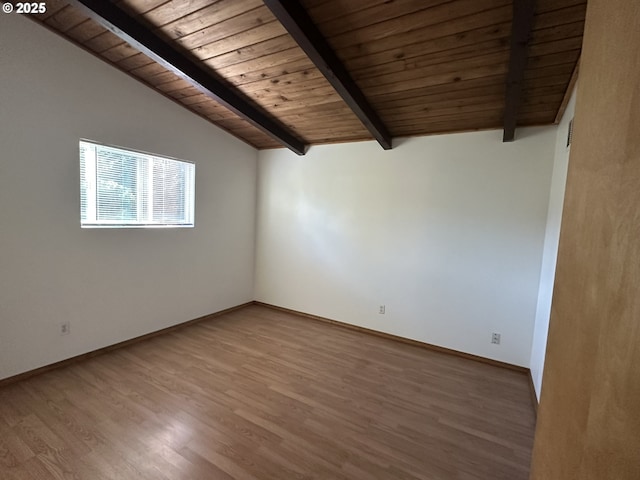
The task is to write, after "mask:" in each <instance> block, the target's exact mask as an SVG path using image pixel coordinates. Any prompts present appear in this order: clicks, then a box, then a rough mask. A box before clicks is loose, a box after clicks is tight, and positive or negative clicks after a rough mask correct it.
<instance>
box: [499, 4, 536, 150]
mask: <svg viewBox="0 0 640 480" xmlns="http://www.w3.org/2000/svg"><path fill="white" fill-rule="evenodd" d="M534 13H535V0H514V1H513V22H512V27H511V54H510V57H509V73H508V75H507V92H506V98H505V108H504V134H503V137H502V141H503V142H512V141H513V140H514V138H515V135H516V125H517V121H518V108H519V107H520V102H521V100H522V84H523V82H524V71H525V68H526V66H527V58H528V49H529V41H530V40H531V30H532V28H533V19H534Z"/></svg>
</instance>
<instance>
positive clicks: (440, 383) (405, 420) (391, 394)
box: [0, 305, 535, 480]
mask: <svg viewBox="0 0 640 480" xmlns="http://www.w3.org/2000/svg"><path fill="white" fill-rule="evenodd" d="M527 381H528V380H527V377H526V375H525V374H522V373H519V372H514V371H510V370H507V369H504V368H500V367H496V366H492V365H487V364H483V363H479V362H474V361H472V360H468V359H464V358H458V357H456V356H452V355H447V354H443V353H439V352H432V351H428V350H425V349H422V348H418V347H412V346H409V345H405V344H401V343H398V342H394V341H392V340H387V339H384V338H379V337H375V336H372V335H367V334H363V333H359V332H354V331H349V330H346V329H343V328H340V327H337V326H334V325H328V324H323V323H321V322H317V321H313V320H310V319H306V318H301V317H298V316H296V315H293V314H288V313H284V312H279V311H276V310H272V309H269V308H266V307H263V306H257V305H256V306H249V307H246V308H243V309H241V310H237V311H234V312H231V313H228V314H225V315H223V316H220V317H217V318H215V319H212V320H207V321H204V322H202V323H198V324H196V325H192V326H189V327H186V328H184V329H181V330H177V331H174V332H171V333H168V334H166V335H162V336H159V337H155V338H152V339H150V340H147V341H144V342H142V343H139V344H137V345H132V346H128V347H125V348H123V349H120V350H116V351H112V352H109V353H106V354H104V355H100V356H98V357H94V358H91V359H88V360H86V361H82V362H80V363H78V364H75V365H71V366H68V367H65V368H62V369H59V370H54V371H51V372H48V373H45V374H42V375H39V376H36V377H32V378H29V379H27V380H23V381H20V382H18V383H15V384H12V385H8V386H6V387H3V388H1V389H0V478H2V479H3V480H15V479H29V480H31V479H88V480H102V479H105V480H112V479H123V480H124V479H126V480H136V479H149V480H163V479H167V480H183V479H207V480H211V479H243V480H244V479H260V480H262V479H279V480H284V479H338V480H354V479H399V480H410V479H411V480H412V479H428V480H450V479H451V480H453V479H455V480H472V479H473V480H499V479H504V480H520V479H522V480H526V479H528V472H529V461H530V453H531V447H532V443H533V433H534V421H535V420H534V412H533V408H532V406H531V402H530V399H529V386H528V383H527Z"/></svg>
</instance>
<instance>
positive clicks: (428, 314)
mask: <svg viewBox="0 0 640 480" xmlns="http://www.w3.org/2000/svg"><path fill="white" fill-rule="evenodd" d="M501 136H502V132H500V131H491V132H477V133H464V134H455V135H443V136H433V137H422V138H412V139H405V140H399V141H397V146H396V147H395V148H394V149H393V150H391V151H384V150H382V148H380V147H379V146H378V144H377V143H375V142H363V143H352V144H344V145H325V146H318V147H313V148H311V149H310V151H309V153H307V155H306V156H305V157H298V156H296V155H295V154H292V153H291V152H289V151H286V150H282V149H278V150H269V151H262V152H260V155H259V180H258V183H259V187H258V231H257V233H258V235H257V253H256V255H257V257H256V258H257V263H256V283H255V285H256V288H255V289H256V299H257V300H259V301H263V302H266V303H270V304H274V305H278V306H282V307H287V308H291V309H294V310H298V311H302V312H307V313H311V314H315V315H320V316H323V317H328V318H331V319H335V320H339V321H342V322H346V323H351V324H354V325H359V326H362V327H366V328H371V329H375V330H379V331H383V332H387V333H391V334H395V335H400V336H403V337H407V338H412V339H416V340H420V341H424V342H428V343H431V344H435V345H440V346H443V347H447V348H452V349H455V350H458V351H462V352H467V353H471V354H475V355H480V356H483V357H488V358H492V359H496V360H500V361H504V362H508V363H512V364H516V365H520V366H527V367H528V366H529V361H530V356H531V341H532V333H533V324H534V317H535V311H536V302H537V292H538V285H539V279H540V269H541V259H542V247H543V242H544V235H545V226H546V215H547V206H548V200H549V188H550V182H551V173H552V168H553V153H554V145H555V140H556V128H555V127H546V128H531V129H519V130H518V137H519V138H518V140H517V141H516V142H514V143H507V144H504V143H502V142H501ZM380 304H385V305H386V314H385V315H379V314H378V306H379V305H380ZM492 332H499V333H500V334H501V335H502V344H501V345H499V346H496V345H492V344H491V343H490V339H491V333H492Z"/></svg>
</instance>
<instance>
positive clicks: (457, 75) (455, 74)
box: [31, 0, 586, 149]
mask: <svg viewBox="0 0 640 480" xmlns="http://www.w3.org/2000/svg"><path fill="white" fill-rule="evenodd" d="M105 1H107V0H105ZM112 3H115V4H116V5H117V6H118V7H119V8H122V9H123V10H125V11H126V12H127V13H128V14H129V15H130V16H132V17H134V18H136V19H137V20H138V21H140V22H141V23H142V24H143V25H145V26H146V27H147V28H148V29H150V30H151V31H153V32H155V33H156V34H157V35H159V36H160V37H161V38H163V39H164V40H165V41H167V42H168V43H169V44H171V45H172V46H174V47H175V48H177V49H178V50H179V51H182V52H184V54H185V55H186V56H187V57H188V58H191V59H192V60H195V61H197V62H198V63H199V64H200V65H201V66H203V67H205V68H206V69H207V70H209V71H210V72H211V73H212V74H213V75H214V76H215V77H216V78H218V79H221V80H222V81H223V82H224V83H225V84H228V85H229V86H230V87H232V88H234V89H237V91H238V92H239V93H240V94H241V95H242V96H244V97H245V98H246V99H247V100H248V101H249V102H250V103H252V104H254V105H256V106H257V107H259V108H261V109H263V110H264V111H265V112H266V113H267V115H268V116H270V117H271V118H273V119H274V120H276V121H277V122H280V123H281V124H282V125H283V126H284V127H285V128H287V129H288V130H289V131H290V132H291V133H292V134H293V135H294V136H296V137H297V138H299V139H300V140H301V141H302V142H304V143H306V144H321V143H335V142H349V141H358V140H370V139H372V138H373V137H372V135H371V133H370V132H369V131H368V130H367V128H365V126H364V125H363V123H362V122H361V121H360V120H359V119H358V117H357V116H356V115H355V114H354V113H353V111H352V110H351V109H350V107H349V106H348V105H347V103H345V101H344V100H343V99H342V98H341V97H340V96H339V95H338V93H337V92H336V91H335V90H334V88H333V87H332V86H331V84H330V83H329V82H328V81H327V79H326V78H325V77H324V76H323V74H322V73H321V72H320V70H318V68H316V67H315V66H314V64H313V63H312V61H311V60H310V59H309V58H308V57H307V55H306V54H305V53H304V51H303V50H302V49H301V48H300V47H299V46H298V44H297V43H296V41H295V40H294V39H293V38H292V37H291V36H290V35H289V34H288V32H287V30H285V28H284V27H283V25H282V24H281V23H280V22H279V21H278V20H276V18H275V17H274V15H273V14H272V13H271V10H269V8H268V7H267V6H266V5H265V4H264V3H263V1H262V0H118V1H114V2H112ZM300 3H301V5H302V6H303V7H304V9H305V10H306V12H307V14H308V16H309V17H310V18H311V20H312V22H313V23H314V24H315V26H316V27H317V29H318V30H319V32H320V33H321V34H322V36H324V38H325V40H326V41H327V43H328V44H329V46H330V47H331V48H332V49H333V52H334V53H335V54H336V56H337V57H338V59H339V60H340V61H341V62H342V64H343V65H344V67H345V68H346V70H347V72H348V74H349V75H350V76H351V78H352V79H353V80H354V81H355V84H356V85H357V87H359V88H360V90H361V92H362V93H363V94H364V97H365V98H366V100H367V101H368V102H369V104H370V105H371V106H372V107H373V110H374V111H375V113H376V114H377V115H378V116H379V117H380V119H381V120H382V122H383V123H384V125H385V126H386V128H387V129H388V131H389V132H390V134H391V135H392V136H393V137H404V136H416V135H429V134H434V133H443V132H458V131H467V130H476V129H491V128H502V127H503V125H504V115H505V91H506V81H507V74H508V69H509V56H510V38H511V33H512V32H511V26H512V15H513V5H512V3H513V2H512V0H302V1H301V2H300ZM585 11H586V0H537V1H536V2H535V16H534V23H533V29H532V33H531V36H530V42H529V46H528V50H527V52H528V53H527V55H528V58H527V62H526V69H525V72H524V81H523V83H522V96H521V99H520V106H519V109H518V111H517V125H518V126H525V125H544V124H552V123H554V121H555V119H556V115H557V113H558V110H559V109H560V108H561V105H562V103H563V99H564V97H565V94H566V93H567V89H568V87H569V84H570V81H571V77H572V73H573V72H574V69H575V68H576V65H577V62H578V59H579V56H580V49H581V45H582V34H583V29H584V17H585ZM31 17H32V18H34V19H35V20H36V21H38V22H40V23H42V24H44V25H46V26H47V27H49V28H51V29H53V30H54V31H57V32H58V33H60V34H61V35H63V36H64V37H66V38H68V39H69V40H71V41H73V42H75V43H76V44H78V45H80V46H82V47H83V48H85V49H87V50H88V51H90V52H92V53H94V54H96V55H97V56H98V57H100V58H102V59H104V60H105V61H107V62H109V63H110V64H112V65H113V66H115V67H117V68H118V69H120V70H122V71H124V72H127V73H128V74H130V75H132V76H133V77H135V78H137V79H139V80H140V81H141V82H143V83H145V84H147V85H149V86H150V87H152V88H154V89H156V90H157V91H159V92H160V93H162V94H163V95H165V96H168V97H170V98H172V99H174V100H175V101H177V102H179V103H180V104H182V105H184V106H185V107H186V108H188V109H190V110H192V111H193V112H194V113H196V114H198V115H200V116H202V117H205V118H206V119H208V120H209V121H211V122H213V123H214V124H216V125H218V126H219V127H221V128H223V129H225V130H227V131H229V132H230V133H232V134H233V135H235V136H237V137H239V138H241V139H243V140H244V141H246V142H247V143H249V144H251V145H253V146H255V147H256V148H260V149H264V148H273V147H280V146H281V144H280V143H279V142H277V141H276V140H274V139H273V138H272V137H271V136H269V135H267V134H266V133H264V132H263V131H262V130H260V129H259V128H256V127H255V126H254V125H253V124H252V123H250V122H248V121H246V120H245V119H243V118H241V117H240V116H239V115H237V114H236V113H233V112H232V111H231V110H229V109H227V108H225V107H224V106H222V105H220V104H219V103H218V102H216V101H215V100H213V99H212V98H210V97H209V96H207V95H206V94H204V93H202V92H201V91H200V90H199V89H198V88H196V87H195V86H194V85H192V84H190V83H189V82H187V81H186V80H184V79H182V78H180V77H179V76H177V75H176V74H175V73H173V72H171V71H170V70H168V69H167V68H165V67H164V66H162V65H161V64H159V63H157V62H155V61H154V60H152V59H151V58H149V57H148V56H146V55H145V54H143V53H141V52H140V51H138V50H136V48H134V47H133V46H131V45H129V44H127V43H126V42H124V41H123V40H122V39H121V38H120V37H118V36H117V35H115V34H114V33H111V32H110V31H108V30H107V29H105V28H104V27H102V26H100V24H98V23H97V22H96V21H94V20H92V19H90V18H88V16H87V15H86V14H85V13H83V11H82V10H81V9H79V8H78V7H76V6H72V5H69V4H68V3H67V2H66V1H64V0H49V1H48V2H47V12H46V13H45V14H41V15H31Z"/></svg>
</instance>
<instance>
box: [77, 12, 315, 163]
mask: <svg viewBox="0 0 640 480" xmlns="http://www.w3.org/2000/svg"><path fill="white" fill-rule="evenodd" d="M69 3H71V4H72V5H74V6H76V7H78V8H79V9H80V10H82V11H83V12H84V13H85V14H86V15H88V16H89V17H90V18H92V19H93V20H95V21H96V22H98V23H99V24H100V25H102V26H103V27H105V28H106V29H107V30H109V31H111V32H112V33H114V34H115V35H117V36H118V37H120V38H121V39H122V40H124V41H125V42H127V43H129V44H130V45H131V46H133V47H134V48H136V49H138V50H140V51H141V52H143V53H144V54H145V55H147V56H149V57H150V58H152V59H154V60H155V61H156V62H158V63H160V64H161V65H163V66H164V67H166V68H167V69H169V70H170V71H172V72H173V73H175V74H176V75H178V76H179V77H181V78H184V79H185V80H187V81H188V82H190V83H191V84H193V85H194V86H195V87H196V88H198V89H199V90H201V91H202V92H204V93H205V94H207V95H209V96H211V97H212V98H214V99H215V100H216V101H218V102H219V103H221V104H222V105H224V106H225V107H227V108H228V109H229V110H231V111H232V112H234V113H236V114H237V115H239V116H240V117H241V118H243V119H244V120H246V121H248V122H249V123H251V124H252V125H254V126H255V127H257V128H259V129H260V130H262V131H263V132H264V133H266V134H267V135H269V136H270V137H272V138H274V139H275V140H277V141H278V142H279V143H281V144H282V145H284V146H286V147H288V148H289V149H291V150H293V151H294V152H295V153H297V154H298V155H304V154H305V152H306V149H307V145H305V144H304V142H302V141H301V140H300V139H298V138H296V137H295V136H294V135H293V134H292V133H290V132H289V131H288V130H287V129H286V128H285V127H284V126H283V125H282V124H280V123H279V122H278V121H277V120H275V119H273V118H272V117H270V116H269V115H267V114H266V113H265V112H264V111H262V110H261V109H260V108H259V107H256V106H254V105H253V104H252V103H250V102H249V101H248V100H247V99H245V98H244V97H243V96H242V95H241V94H240V93H239V92H237V91H236V90H235V89H234V88H233V87H230V86H228V85H226V84H225V83H223V82H221V81H220V80H218V79H217V78H216V77H214V76H213V75H212V74H211V73H210V72H208V71H207V70H205V69H204V68H202V67H201V66H200V65H199V64H198V63H197V62H196V61H193V60H191V59H190V58H188V57H186V56H185V55H184V54H183V53H181V52H180V51H178V50H177V49H175V48H174V47H172V46H171V45H169V44H168V43H167V42H166V41H164V40H163V39H162V38H160V37H159V36H157V35H156V34H155V33H153V32H151V31H150V30H149V29H148V28H146V27H145V26H144V25H143V24H142V23H140V22H138V21H137V20H135V19H134V18H132V17H130V16H129V15H128V14H127V13H126V12H124V11H123V10H121V9H120V8H118V7H117V6H115V5H114V4H112V3H111V2H108V1H106V0H70V2H69Z"/></svg>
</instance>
